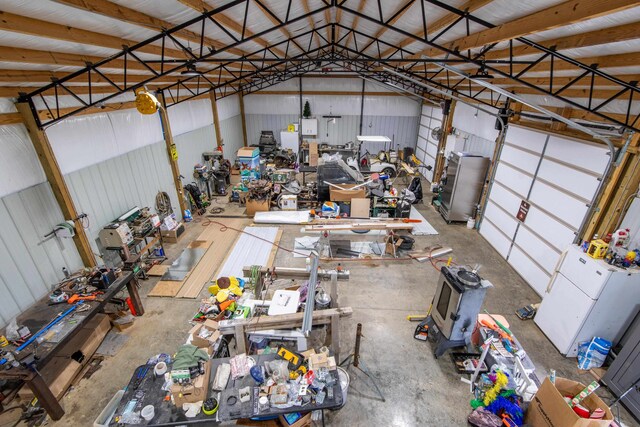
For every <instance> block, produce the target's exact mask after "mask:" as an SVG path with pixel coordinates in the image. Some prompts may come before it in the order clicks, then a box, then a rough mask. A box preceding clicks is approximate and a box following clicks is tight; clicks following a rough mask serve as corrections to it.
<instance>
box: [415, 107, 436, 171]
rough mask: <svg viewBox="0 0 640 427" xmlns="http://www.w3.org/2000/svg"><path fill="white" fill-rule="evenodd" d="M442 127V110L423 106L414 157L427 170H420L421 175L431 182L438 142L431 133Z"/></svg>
mask: <svg viewBox="0 0 640 427" xmlns="http://www.w3.org/2000/svg"><path fill="white" fill-rule="evenodd" d="M441 127H442V109H441V108H440V107H436V106H432V105H427V104H424V105H423V106H422V113H421V116H420V127H419V129H418V143H417V144H416V157H417V158H418V160H420V161H421V162H422V163H424V165H425V166H431V167H430V168H429V169H430V170H427V168H420V172H421V173H422V175H423V176H424V177H425V178H426V179H427V180H428V181H429V182H431V181H432V180H433V168H434V167H435V163H436V154H437V153H438V140H437V139H436V138H434V137H433V136H432V135H431V133H432V131H433V129H436V128H441Z"/></svg>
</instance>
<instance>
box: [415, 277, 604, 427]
mask: <svg viewBox="0 0 640 427" xmlns="http://www.w3.org/2000/svg"><path fill="white" fill-rule="evenodd" d="M479 269H480V266H475V267H468V266H450V265H448V266H443V267H442V268H441V270H440V271H441V272H440V278H439V280H438V285H437V288H436V293H435V295H434V298H433V301H432V303H431V307H430V308H429V311H428V313H427V315H426V317H421V316H410V317H409V319H410V320H420V323H419V324H418V326H417V327H416V330H415V335H414V336H415V338H416V339H418V340H422V341H429V342H431V343H432V345H433V346H434V355H435V357H436V358H438V357H440V356H442V355H443V354H444V353H445V352H446V351H447V350H448V349H452V350H451V351H450V357H451V360H452V362H453V364H454V366H455V368H456V370H457V371H458V372H459V373H461V374H463V376H462V378H461V381H462V382H464V383H466V384H468V385H469V387H470V392H471V393H472V394H473V398H472V399H471V401H470V405H471V408H472V413H471V415H470V416H469V423H470V424H471V425H473V426H479V427H480V426H481V427H499V426H522V425H525V423H526V424H527V425H531V426H534V427H537V426H543V425H544V426H546V425H557V426H560V425H562V426H578V425H586V424H581V421H580V420H583V419H589V422H590V424H588V425H590V426H591V425H593V426H609V425H611V423H612V421H613V416H612V414H611V411H610V409H609V407H608V406H607V405H606V404H605V403H604V402H602V400H601V399H600V398H598V396H596V395H595V394H594V393H593V392H594V390H595V389H596V388H597V387H598V383H597V382H594V383H592V384H590V385H589V386H584V385H583V384H581V383H578V382H575V381H570V380H568V379H564V378H556V376H555V372H554V371H552V372H551V376H550V378H547V379H545V381H544V382H542V383H541V381H540V380H539V378H538V377H537V375H536V372H535V365H534V364H533V362H532V361H531V359H530V358H529V356H528V354H527V352H526V350H525V349H524V347H523V346H522V344H521V343H520V342H519V341H518V339H517V338H516V336H515V334H514V333H513V332H512V330H511V329H510V327H509V323H508V322H507V320H506V319H505V318H504V317H503V316H500V315H491V314H489V313H488V312H487V311H486V310H484V313H481V310H482V305H483V302H484V298H485V296H486V293H487V291H488V290H489V289H491V288H492V287H493V285H492V284H491V283H490V282H489V281H488V280H486V279H483V278H482V277H480V275H479V273H478V272H479ZM460 347H464V348H465V351H464V352H459V351H453V349H457V348H460Z"/></svg>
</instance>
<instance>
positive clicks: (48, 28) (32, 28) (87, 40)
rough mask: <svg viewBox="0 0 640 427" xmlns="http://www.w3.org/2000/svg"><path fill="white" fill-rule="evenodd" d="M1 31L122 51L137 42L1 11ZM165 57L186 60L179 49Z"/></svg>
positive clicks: (149, 49) (158, 51)
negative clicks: (124, 47)
mask: <svg viewBox="0 0 640 427" xmlns="http://www.w3.org/2000/svg"><path fill="white" fill-rule="evenodd" d="M0 30H6V31H12V32H17V33H22V34H29V35H32V36H38V37H48V38H51V39H56V40H64V41H68V42H74V43H82V44H87V45H92V46H100V47H107V48H111V49H116V50H117V51H120V50H122V48H123V46H133V45H135V44H136V43H138V42H136V41H132V40H126V39H122V38H120V37H114V36H110V35H107V34H102V33H97V32H95V31H88V30H83V29H80V28H74V27H71V26H69V25H60V24H55V23H53V22H47V21H42V20H40V19H35V18H30V17H27V16H21V15H15V14H13V13H9V12H3V11H0ZM140 52H144V53H149V54H152V55H158V56H161V55H162V47H160V46H155V45H146V46H144V47H142V48H141V49H140ZM164 55H165V56H168V57H172V58H184V57H185V53H184V52H182V51H181V50H177V49H169V48H165V51H164Z"/></svg>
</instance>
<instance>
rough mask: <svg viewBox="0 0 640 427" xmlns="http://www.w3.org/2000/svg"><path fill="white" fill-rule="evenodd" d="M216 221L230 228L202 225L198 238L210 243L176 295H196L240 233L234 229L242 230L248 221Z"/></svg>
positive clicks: (180, 296) (217, 225) (193, 296)
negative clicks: (223, 228) (222, 228)
mask: <svg viewBox="0 0 640 427" xmlns="http://www.w3.org/2000/svg"><path fill="white" fill-rule="evenodd" d="M217 222H219V223H221V224H224V225H225V226H227V227H231V228H226V229H225V231H222V230H220V228H221V225H220V224H217V223H211V224H209V225H207V226H205V227H203V228H204V230H203V231H202V233H200V236H198V240H206V241H209V242H211V243H212V244H211V246H209V249H207V252H205V254H204V255H203V256H202V258H200V261H199V262H198V264H197V265H196V266H195V267H194V269H193V270H191V274H189V277H187V278H186V279H185V280H184V282H183V285H182V287H181V288H180V290H179V291H178V293H177V295H176V297H178V298H197V297H198V295H199V294H200V291H201V290H202V287H203V286H204V285H205V284H206V283H207V282H209V280H211V278H212V277H213V275H214V273H215V272H216V269H217V268H218V267H219V266H221V265H222V263H223V261H224V259H225V257H226V256H227V254H228V253H230V252H231V248H232V247H233V245H234V243H235V241H236V239H237V238H238V236H239V235H240V233H239V232H237V231H235V230H234V229H238V230H242V229H243V228H244V225H245V224H248V223H249V221H248V220H246V219H221V220H217ZM232 228H233V229H232Z"/></svg>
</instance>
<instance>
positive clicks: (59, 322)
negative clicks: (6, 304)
mask: <svg viewBox="0 0 640 427" xmlns="http://www.w3.org/2000/svg"><path fill="white" fill-rule="evenodd" d="M125 287H127V290H128V292H129V296H130V298H131V300H130V301H131V304H132V306H133V307H134V308H135V310H136V312H137V313H138V315H142V314H143V313H144V308H143V306H142V302H141V300H140V297H139V295H138V290H137V281H136V279H135V275H134V273H133V272H132V271H124V272H123V273H122V275H121V276H120V277H119V278H117V279H115V281H114V282H113V283H111V285H110V286H109V287H108V288H107V289H105V290H104V293H102V294H100V295H99V297H93V298H91V299H86V300H84V299H81V298H80V299H78V300H77V302H73V303H69V301H71V300H70V299H69V300H65V301H62V302H60V303H57V304H52V303H51V300H50V298H49V297H46V298H44V299H42V300H40V301H39V302H38V303H37V304H35V305H34V306H33V307H32V308H31V309H30V310H28V311H27V312H25V313H24V314H23V315H22V316H20V317H19V318H18V319H17V324H19V325H20V329H21V330H24V329H23V328H25V327H26V328H28V331H33V332H31V333H30V334H29V335H27V337H26V338H25V340H24V342H23V343H22V344H20V345H18V346H17V347H16V348H15V349H13V350H11V351H7V352H6V354H4V355H3V359H2V360H4V362H2V361H0V363H2V364H3V365H7V364H9V365H12V367H11V368H7V369H1V370H0V379H21V380H23V381H24V382H25V384H26V385H27V386H28V387H29V388H30V389H31V390H32V391H33V394H34V396H35V397H37V398H38V399H39V401H40V403H41V405H42V407H43V408H44V409H45V410H46V412H47V413H48V414H49V415H50V416H51V418H52V419H54V420H59V419H60V418H62V416H63V415H64V410H63V409H62V407H61V406H60V403H59V402H58V400H57V398H56V396H55V395H54V394H53V392H52V391H51V389H50V387H49V386H48V385H47V383H46V382H45V380H44V379H43V377H42V376H41V374H40V372H39V371H40V370H41V369H42V368H43V367H44V366H45V365H46V364H47V363H48V362H49V361H50V360H51V359H53V358H54V356H56V355H57V354H58V352H59V351H60V350H61V349H62V348H63V347H64V346H65V344H67V343H68V342H70V341H71V340H72V339H73V338H74V337H75V336H76V334H77V333H78V332H80V331H81V330H82V328H83V327H84V326H86V325H88V324H89V323H90V322H91V320H92V319H93V318H94V317H95V316H96V315H97V314H98V313H99V312H101V311H102V309H103V307H104V305H105V304H106V303H107V302H108V301H109V300H111V299H112V298H114V297H115V296H116V295H117V294H118V293H119V292H121V291H122V290H123V289H124V288H125ZM7 349H8V347H5V348H4V349H3V350H5V351H6V350H7Z"/></svg>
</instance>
